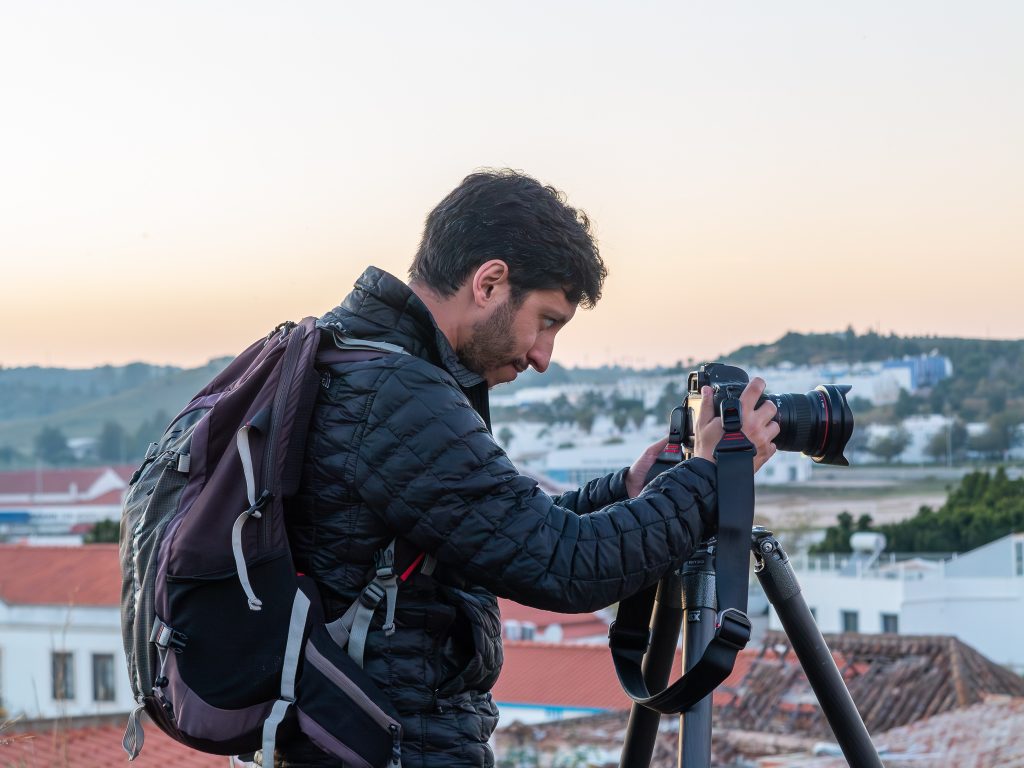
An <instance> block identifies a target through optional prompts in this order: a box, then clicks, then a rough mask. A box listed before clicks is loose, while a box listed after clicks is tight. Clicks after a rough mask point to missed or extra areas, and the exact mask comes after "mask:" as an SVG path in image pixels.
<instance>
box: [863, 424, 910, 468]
mask: <svg viewBox="0 0 1024 768" xmlns="http://www.w3.org/2000/svg"><path fill="white" fill-rule="evenodd" d="M909 445H910V433H909V432H907V430H905V429H904V428H903V427H896V428H895V429H893V430H891V431H890V432H889V433H888V434H882V435H877V436H876V437H874V438H873V439H872V440H871V442H870V443H868V450H869V451H871V453H873V454H875V456H877V457H878V458H880V459H881V460H882V461H885V462H891V461H894V460H895V459H896V457H898V456H899V455H900V454H901V453H903V452H904V451H905V450H907V446H909Z"/></svg>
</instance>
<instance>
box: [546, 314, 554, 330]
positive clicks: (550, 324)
mask: <svg viewBox="0 0 1024 768" xmlns="http://www.w3.org/2000/svg"><path fill="white" fill-rule="evenodd" d="M554 325H555V321H554V320H553V319H551V318H550V317H545V318H544V330H545V331H546V330H547V329H548V328H553V327H554Z"/></svg>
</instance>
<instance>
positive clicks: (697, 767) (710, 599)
mask: <svg viewBox="0 0 1024 768" xmlns="http://www.w3.org/2000/svg"><path fill="white" fill-rule="evenodd" d="M714 557H715V555H714V547H713V546H707V545H706V546H704V547H702V548H701V549H699V550H698V551H697V552H696V553H694V556H693V557H692V558H690V559H689V560H688V561H687V562H686V565H684V566H683V570H682V576H683V613H684V624H683V670H684V671H686V672H688V671H689V670H690V668H691V667H693V665H694V664H696V663H697V662H698V661H699V660H700V657H701V656H702V655H703V654H704V649H705V648H707V646H708V643H709V642H711V638H712V637H713V636H714V634H715V619H716V611H717V610H718V599H717V596H716V591H715V562H714ZM674 655H675V654H673V656H674ZM710 764H711V694H708V695H707V696H705V697H704V698H703V699H701V700H700V701H699V702H698V703H697V704H696V705H694V706H693V707H691V708H690V709H689V710H688V711H687V712H684V713H683V714H681V715H680V716H679V765H681V766H685V768H706V767H707V766H709V765H710Z"/></svg>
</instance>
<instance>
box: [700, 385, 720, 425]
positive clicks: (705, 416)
mask: <svg viewBox="0 0 1024 768" xmlns="http://www.w3.org/2000/svg"><path fill="white" fill-rule="evenodd" d="M700 397H701V400H700V423H701V424H710V423H711V420H712V419H714V418H715V416H717V415H718V412H717V411H716V410H715V393H714V392H713V391H712V389H711V387H707V386H705V387H701V388H700Z"/></svg>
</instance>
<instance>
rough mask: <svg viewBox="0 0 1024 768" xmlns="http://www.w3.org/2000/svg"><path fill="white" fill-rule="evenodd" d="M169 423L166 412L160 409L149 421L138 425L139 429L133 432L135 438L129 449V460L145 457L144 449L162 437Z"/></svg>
mask: <svg viewBox="0 0 1024 768" xmlns="http://www.w3.org/2000/svg"><path fill="white" fill-rule="evenodd" d="M169 421H170V417H169V416H168V415H167V412H166V411H165V410H164V409H163V408H161V409H160V410H159V411H157V412H156V413H155V414H153V417H152V418H151V419H147V420H146V421H144V422H142V423H141V424H139V428H138V429H137V430H136V431H135V437H134V439H133V440H132V445H131V446H130V448H129V451H128V453H129V454H130V455H129V458H136V459H137V458H139V457H140V456H143V455H145V453H146V448H147V447H148V446H149V444H150V443H155V442H157V441H158V440H159V439H160V437H161V436H162V435H163V433H164V430H165V429H167V422H169Z"/></svg>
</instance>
